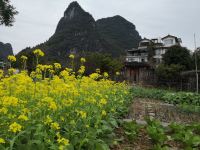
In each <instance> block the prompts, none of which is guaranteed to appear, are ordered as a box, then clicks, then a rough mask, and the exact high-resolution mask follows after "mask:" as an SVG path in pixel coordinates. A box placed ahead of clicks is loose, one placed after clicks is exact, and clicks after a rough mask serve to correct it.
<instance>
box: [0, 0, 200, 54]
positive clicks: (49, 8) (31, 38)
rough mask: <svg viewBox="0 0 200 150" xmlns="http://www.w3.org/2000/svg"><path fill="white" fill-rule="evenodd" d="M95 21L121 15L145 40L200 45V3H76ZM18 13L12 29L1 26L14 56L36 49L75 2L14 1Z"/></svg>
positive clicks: (0, 37) (106, 0) (173, 0)
mask: <svg viewBox="0 0 200 150" xmlns="http://www.w3.org/2000/svg"><path fill="white" fill-rule="evenodd" d="M77 1H78V2H79V4H80V5H81V6H82V8H83V9H84V10H86V11H88V12H90V13H91V14H92V15H93V17H94V18H95V20H97V19H100V18H105V17H110V16H114V15H121V16H123V17H124V18H126V19H127V20H129V21H130V22H132V23H133V24H135V25H136V28H137V30H138V31H139V33H140V35H141V36H142V37H146V38H155V37H163V36H165V35H167V34H172V35H175V36H178V37H180V38H182V41H183V46H186V47H188V48H190V49H194V38H193V37H194V33H196V37H197V45H198V46H200V16H199V14H200V0H77ZM11 2H12V4H13V5H14V6H15V7H16V8H17V10H18V11H19V14H18V15H17V16H16V22H15V23H14V26H13V27H4V26H0V41H1V42H4V43H11V44H12V46H13V49H14V53H17V52H19V51H20V50H22V49H23V48H25V47H28V46H31V47H32V46H35V45H37V44H40V43H42V42H44V41H46V40H48V38H49V37H50V36H51V35H52V34H53V33H54V32H55V29H56V25H57V23H58V21H59V19H60V18H61V17H62V16H63V13H64V11H65V9H66V8H67V6H68V5H69V3H70V2H72V0H11Z"/></svg>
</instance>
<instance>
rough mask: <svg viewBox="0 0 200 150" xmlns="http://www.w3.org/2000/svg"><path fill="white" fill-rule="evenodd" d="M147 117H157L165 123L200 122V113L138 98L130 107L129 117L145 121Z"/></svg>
mask: <svg viewBox="0 0 200 150" xmlns="http://www.w3.org/2000/svg"><path fill="white" fill-rule="evenodd" d="M145 117H151V118H155V119H158V120H160V121H161V122H165V123H171V122H177V123H191V122H200V115H199V114H195V113H187V112H183V111H182V110H181V109H179V108H177V107H176V106H174V105H171V104H167V103H164V102H161V101H158V100H152V99H143V98H137V99H135V100H134V102H133V104H132V106H131V107H130V111H129V115H128V117H127V119H134V120H141V121H143V120H145Z"/></svg>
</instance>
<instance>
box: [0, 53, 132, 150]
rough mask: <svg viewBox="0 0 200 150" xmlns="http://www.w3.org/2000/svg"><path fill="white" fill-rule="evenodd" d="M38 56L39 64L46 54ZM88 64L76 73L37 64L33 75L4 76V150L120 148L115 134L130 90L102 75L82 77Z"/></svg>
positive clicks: (0, 84) (0, 133) (0, 129)
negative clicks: (110, 146) (116, 143)
mask: <svg viewBox="0 0 200 150" xmlns="http://www.w3.org/2000/svg"><path fill="white" fill-rule="evenodd" d="M34 54H35V55H36V58H37V59H36V60H37V62H36V63H39V57H42V56H43V55H44V53H42V52H41V51H39V50H37V51H35V52H34ZM74 57H75V56H74V55H70V58H71V59H72V61H73V59H74ZM27 59H28V58H27V57H25V56H23V57H22V60H23V62H24V63H25V62H26V60H27ZM9 60H10V61H11V62H12V61H16V59H15V58H14V57H9ZM85 61H86V60H85V58H81V60H80V63H81V64H82V65H81V67H80V69H79V70H78V71H77V73H75V72H73V69H72V68H66V69H63V70H62V71H61V68H62V67H61V65H60V64H58V63H55V64H53V65H41V64H37V67H36V70H35V71H33V72H31V73H30V75H29V74H28V73H27V71H25V70H24V71H21V72H20V73H18V74H15V73H14V72H15V69H13V68H10V69H9V71H8V74H7V75H5V73H4V72H3V71H2V70H0V149H10V150H11V149H16V150H22V149H24V150H25V149H29V150H33V149H34V150H45V149H52V150H58V149H59V150H68V149H69V150H70V149H72V150H74V149H75V150H76V149H77V150H78V149H85V150H101V149H102V150H104V149H109V145H112V144H114V143H115V142H116V141H115V134H114V131H113V130H114V129H115V128H116V127H117V126H118V118H120V117H121V116H122V115H123V114H124V113H125V112H126V111H127V105H128V104H129V100H130V93H129V89H128V87H127V86H126V84H125V83H116V82H114V81H111V80H109V75H108V74H107V73H100V70H99V69H98V71H97V72H95V73H93V74H91V75H90V76H84V75H83V74H84V71H85V69H87V68H85V67H84V65H83V64H84V62H85ZM72 64H73V63H72ZM23 68H25V64H24V67H23Z"/></svg>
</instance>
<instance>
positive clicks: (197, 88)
mask: <svg viewBox="0 0 200 150" xmlns="http://www.w3.org/2000/svg"><path fill="white" fill-rule="evenodd" d="M194 46H195V50H194V55H195V71H196V92H197V94H198V93H199V74H198V65H197V44H196V35H195V34H194Z"/></svg>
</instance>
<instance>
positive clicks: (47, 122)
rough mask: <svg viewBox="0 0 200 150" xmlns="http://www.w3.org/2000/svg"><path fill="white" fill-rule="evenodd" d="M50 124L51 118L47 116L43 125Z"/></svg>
mask: <svg viewBox="0 0 200 150" xmlns="http://www.w3.org/2000/svg"><path fill="white" fill-rule="evenodd" d="M52 122H53V120H52V119H51V117H50V116H49V115H48V116H47V118H46V119H45V121H44V124H50V123H52Z"/></svg>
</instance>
